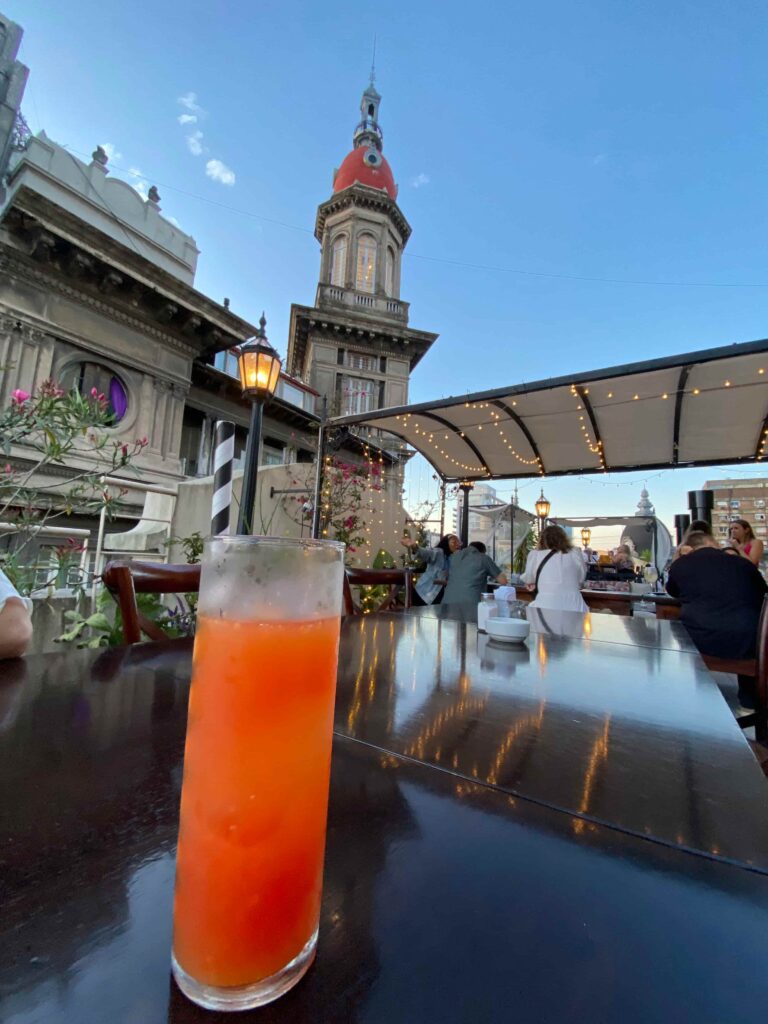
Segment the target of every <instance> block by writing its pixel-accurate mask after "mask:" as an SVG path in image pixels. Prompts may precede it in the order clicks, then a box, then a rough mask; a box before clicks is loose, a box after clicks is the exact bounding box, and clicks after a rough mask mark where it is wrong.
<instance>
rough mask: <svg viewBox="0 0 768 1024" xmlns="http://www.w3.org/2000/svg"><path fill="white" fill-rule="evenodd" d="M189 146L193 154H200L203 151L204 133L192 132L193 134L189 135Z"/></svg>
mask: <svg viewBox="0 0 768 1024" xmlns="http://www.w3.org/2000/svg"><path fill="white" fill-rule="evenodd" d="M187 146H188V147H189V152H190V153H191V154H192V156H200V154H201V153H202V152H203V133H202V132H192V134H191V135H188V136H187Z"/></svg>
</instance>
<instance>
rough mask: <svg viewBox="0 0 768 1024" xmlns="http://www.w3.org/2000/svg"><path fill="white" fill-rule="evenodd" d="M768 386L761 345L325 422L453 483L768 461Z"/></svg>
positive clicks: (766, 346)
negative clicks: (412, 454)
mask: <svg viewBox="0 0 768 1024" xmlns="http://www.w3.org/2000/svg"><path fill="white" fill-rule="evenodd" d="M601 385H604V387H601ZM766 385H768V339H762V340H759V341H749V342H742V343H739V344H733V345H725V346H721V347H719V348H712V349H703V350H699V351H696V352H690V353H686V354H683V355H676V356H665V357H663V358H661V359H651V360H645V361H642V362H635V363H624V364H621V365H617V366H612V367H608V368H606V369H602V370H590V371H586V372H583V373H576V374H570V375H567V376H561V377H551V378H547V379H544V380H538V381H533V382H531V383H521V384H516V385H511V386H509V387H503V388H494V389H492V390H489V391H481V392H474V393H472V394H467V395H463V396H455V397H451V398H444V399H439V400H437V401H434V402H422V403H419V404H415V405H407V406H399V407H395V408H389V409H377V410H373V411H371V412H368V413H362V414H356V415H351V416H339V417H335V418H333V419H332V420H330V421H329V423H330V424H331V425H333V426H337V425H338V426H342V425H346V426H353V425H355V424H358V425H367V426H370V427H374V428H376V429H379V430H382V431H385V432H386V433H389V434H393V435H395V436H397V437H399V438H401V439H402V440H403V441H405V442H407V443H408V444H410V445H411V446H412V447H414V448H415V449H416V450H417V451H419V452H420V453H421V454H422V455H424V457H425V458H426V459H427V460H428V461H429V462H430V463H431V465H432V466H433V467H434V468H435V470H436V471H437V473H438V474H439V476H440V478H441V479H442V480H443V481H444V482H450V483H453V482H459V481H462V480H467V481H474V480H489V479H525V478H529V477H533V476H542V477H543V476H551V477H554V476H573V475H582V474H591V473H602V472H612V473H618V472H632V471H643V470H658V469H673V468H675V467H683V466H713V465H723V464H739V463H753V462H759V461H761V460H762V459H763V458H764V457H765V454H766V452H765V447H766V441H767V440H768V434H767V433H766V432H767V431H768V387H766ZM614 390H615V391H616V392H617V394H616V395H614ZM619 391H620V392H621V394H618V392H619ZM737 394H738V398H737ZM694 399H695V400H694ZM660 400H663V403H664V404H663V406H661V405H660V404H659V402H660ZM478 414H481V415H480V418H479V420H478ZM473 417H474V419H475V420H477V422H472V420H473ZM484 427H485V428H486V429H485V432H483V428H484ZM470 434H471V436H469V435H470ZM580 434H581V435H582V436H581V437H580ZM436 437H437V438H438V440H435V438H436ZM443 445H444V446H445V447H443ZM510 453H511V454H510ZM470 460H472V461H470Z"/></svg>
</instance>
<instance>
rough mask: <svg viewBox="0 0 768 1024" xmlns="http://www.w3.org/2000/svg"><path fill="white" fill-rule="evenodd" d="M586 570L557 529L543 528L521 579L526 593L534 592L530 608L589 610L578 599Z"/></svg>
mask: <svg viewBox="0 0 768 1024" xmlns="http://www.w3.org/2000/svg"><path fill="white" fill-rule="evenodd" d="M586 572H587V567H586V565H585V564H584V559H583V557H582V554H581V551H579V549H578V548H575V547H574V546H573V545H572V544H571V542H570V540H569V539H568V536H567V534H566V532H565V530H563V529H562V527H560V526H545V527H544V529H543V530H542V531H541V536H540V537H539V543H538V547H537V548H536V550H535V551H531V553H530V554H529V555H528V561H527V562H526V563H525V573H524V575H523V579H524V581H525V583H526V585H527V587H528V590H534V591H536V596H535V598H534V600H533V601H532V602H531V607H532V608H559V609H561V610H562V611H571V612H586V611H589V609H588V608H587V606H586V604H585V603H584V598H583V597H582V596H581V585H582V583H583V582H584V576H585V575H586Z"/></svg>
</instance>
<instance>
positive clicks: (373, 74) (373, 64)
mask: <svg viewBox="0 0 768 1024" xmlns="http://www.w3.org/2000/svg"><path fill="white" fill-rule="evenodd" d="M375 81H376V33H375V32H374V34H373V58H372V60H371V79H370V81H369V83H368V84H369V85H371V86H372V85H373V83H374V82H375Z"/></svg>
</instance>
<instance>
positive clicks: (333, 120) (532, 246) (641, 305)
mask: <svg viewBox="0 0 768 1024" xmlns="http://www.w3.org/2000/svg"><path fill="white" fill-rule="evenodd" d="M0 6H2V10H3V11H4V13H6V14H7V15H9V16H10V17H11V18H13V19H14V20H16V21H18V22H19V23H20V24H21V25H22V26H23V27H24V29H25V38H24V44H23V50H22V59H23V60H24V62H25V63H26V64H27V65H28V66H29V67H30V72H31V73H30V81H29V86H28V89H27V94H26V98H25V101H24V107H23V109H24V112H25V115H26V117H27V119H28V121H29V123H30V126H31V127H32V129H33V130H34V131H37V130H39V129H40V128H45V130H46V132H48V134H49V135H50V136H51V137H52V138H54V139H55V140H56V141H57V142H59V143H62V144H65V145H68V146H69V147H70V148H71V149H72V150H73V152H75V153H77V154H78V155H83V154H84V155H86V156H87V155H89V154H90V153H91V151H92V150H93V148H94V146H95V145H96V144H97V143H110V144H111V145H112V146H113V147H114V151H115V152H116V153H119V154H121V156H120V157H119V158H113V160H112V166H113V170H114V172H115V173H118V172H119V173H122V174H127V172H128V171H129V169H130V168H138V169H140V170H141V171H142V172H143V174H144V176H145V181H146V182H149V183H150V184H157V186H158V188H159V191H160V193H161V196H162V208H163V212H164V213H165V214H166V215H168V216H172V217H173V218H175V219H176V220H177V221H178V223H179V224H180V226H181V227H182V228H183V229H184V230H186V231H188V232H189V233H190V234H192V235H193V236H194V237H195V239H196V240H197V243H198V246H199V248H200V249H201V257H200V262H199V269H198V276H197V282H196V283H197V286H198V287H199V288H200V289H201V290H202V291H203V292H206V293H207V294H210V295H211V296H212V297H213V298H216V299H219V300H221V299H222V298H223V297H224V296H227V297H229V298H230V299H231V302H232V308H233V310H234V311H236V312H237V313H239V314H240V315H242V316H245V317H246V318H248V319H250V320H251V321H252V322H255V321H256V320H257V319H258V317H259V315H260V314H261V311H262V309H265V310H266V314H267V318H268V333H269V335H270V339H271V340H272V342H273V344H275V345H276V347H277V348H278V349H279V350H281V351H282V352H284V351H285V348H286V344H287V330H288V317H289V310H290V304H291V302H301V303H311V302H312V301H313V299H314V293H315V287H316V284H317V275H318V268H319V250H318V245H317V243H316V241H315V239H314V238H313V235H312V228H313V224H314V217H315V211H316V207H317V205H318V203H320V202H322V201H323V200H325V199H326V198H328V196H329V194H330V190H331V176H332V172H333V169H334V167H337V166H338V165H339V164H340V162H341V160H342V159H343V158H344V156H345V154H346V153H347V152H348V150H349V149H350V147H351V133H352V129H353V127H354V125H355V122H356V114H357V108H358V102H359V97H360V93H361V91H362V89H363V88H364V86H365V84H366V82H367V76H368V69H369V66H370V60H371V46H372V40H373V36H374V34H376V36H377V39H378V42H377V62H376V63H377V87H378V88H379V91H380V92H381V94H382V96H383V100H382V106H381V123H382V126H383V129H384V137H385V153H386V155H387V158H388V159H389V161H390V164H391V165H392V168H393V171H394V174H395V178H396V180H397V182H398V183H399V186H400V195H399V203H400V206H401V208H402V209H403V212H404V213H405V215H406V217H407V218H408V220H409V221H410V223H411V225H412V227H413V235H412V237H411V240H410V242H409V245H408V248H407V250H406V256H405V259H404V264H403V271H402V297H403V298H404V299H405V300H407V301H409V302H410V303H411V324H412V326H414V327H417V328H421V329H424V330H431V331H436V332H439V334H440V338H439V340H438V342H437V343H436V344H435V346H434V348H433V350H432V352H431V353H430V354H429V355H428V356H427V357H426V358H425V359H424V360H423V362H422V363H421V365H420V366H419V367H418V368H417V370H416V372H415V373H414V375H413V378H412V384H411V399H412V400H413V401H422V400H428V399H431V398H435V397H442V396H446V395H450V394H459V393H463V392H465V391H474V390H482V389H484V388H488V387H494V386H498V385H500V384H505V383H516V382H518V381H521V380H526V379H527V380H531V379H539V378H542V377H546V376H550V375H559V374H563V373H568V372H569V371H577V370H586V369H590V368H598V367H601V366H609V365H612V364H614V363H623V362H626V361H628V360H631V359H634V358H638V359H640V358H643V359H645V358H653V357H655V356H662V355H667V354H673V353H676V352H685V351H689V350H692V349H698V348H706V347H709V346H716V345H722V344H727V343H730V342H736V341H746V340H750V339H755V338H761V337H765V336H766V334H768V252H767V251H766V241H765V224H766V220H767V215H768V193H767V192H766V187H765V181H766V172H767V171H768V145H767V142H768V138H767V129H768V125H767V122H766V114H765V109H766V94H767V93H768V61H766V60H765V54H766V53H767V52H768V18H766V14H765V7H764V5H763V4H762V3H760V2H749V0H739V2H736V3H733V4H723V3H722V2H719V0H717V2H715V0H696V2H692V0H691V2H686V0H676V2H675V3H673V4H670V3H669V2H668V0H667V2H664V0H645V2H641V3H636V4H629V3H616V0H585V2H581V3H577V4H574V3H573V2H572V0H541V2H539V3H537V4H528V3H526V4H523V3H520V2H517V0H507V2H486V3H479V4H476V5H474V7H470V8H468V7H467V5H466V4H464V3H462V4H459V3H455V2H453V0H445V2H441V3H439V4H438V3H432V2H429V3H425V2H423V3H413V2H411V3H401V2H399V0H391V2H390V3H389V4H388V5H386V7H382V5H380V4H369V3H366V2H364V0H360V2H358V3H354V4H351V3H339V2H334V0H326V2H323V3H311V2H291V0H274V2H255V0H253V2H249V3H245V2H243V3H219V4H216V5H212V4H210V3H205V4H203V3H197V2H184V3H181V2H178V0H161V2H160V3H157V2H154V3H151V4H150V3H143V2H134V3H132V4H130V5H124V4H118V3H116V2H114V0H102V2H99V3H96V2H95V0H78V3H77V4H61V3H57V2H54V0H49V2H41V0H24V2H23V3H22V2H17V0H0ZM190 94H193V98H191V97H190ZM180 97H187V101H186V105H184V103H180V102H179V98H180ZM196 108H199V109H196ZM183 115H187V116H188V117H196V118H197V120H196V121H194V122H192V121H188V122H187V123H186V124H183V125H182V124H180V123H179V121H178V119H179V117H181V116H183ZM195 132H199V133H201V135H197V136H196V135H194V134H193V133H195ZM190 137H191V139H192V141H190ZM462 264H469V265H471V266H467V265H462ZM478 268H485V269H478ZM585 278H592V279H593V280H584V279H585ZM617 281H618V282H627V283H617ZM629 282H656V283H629ZM751 472H756V471H749V470H746V471H745V470H740V471H739V473H733V472H732V471H724V472H721V473H719V472H718V471H714V470H704V471H692V470H679V471H676V472H674V473H671V472H669V473H665V474H664V475H662V476H659V475H657V474H648V475H642V474H638V475H634V474H633V475H632V476H627V475H615V476H613V477H611V478H610V479H609V480H605V479H604V478H599V479H598V478H583V479H582V480H576V481H574V480H568V481H564V480H553V481H546V482H545V489H546V491H547V495H548V497H550V499H551V500H552V504H553V514H555V513H556V512H559V513H561V514H565V513H571V514H574V515H578V514H599V513H606V514H619V513H622V512H629V511H631V510H632V509H633V508H634V506H635V504H636V501H637V497H638V494H639V490H640V487H641V486H642V481H643V480H647V481H648V488H649V490H650V492H651V497H652V498H653V499H654V500H655V501H656V505H657V508H658V510H659V512H660V513H661V514H662V515H663V516H664V518H666V519H669V518H671V516H672V515H673V513H674V512H675V511H680V510H682V509H683V508H684V505H685V491H687V490H688V489H691V488H694V487H696V486H700V485H701V484H702V483H703V482H704V480H705V479H706V478H713V477H717V476H718V475H720V476H724V475H741V476H744V475H748V474H749V473H751ZM430 477H431V470H429V469H428V468H421V469H418V468H414V471H413V473H412V474H411V492H412V497H414V498H415V496H416V492H417V491H418V492H419V494H422V492H425V491H426V488H427V486H428V482H429V480H430ZM499 490H500V492H501V493H502V494H504V495H506V494H508V493H509V487H508V486H507V485H501V486H500V488H499ZM534 490H536V493H538V482H535V483H534V484H533V485H531V486H529V487H526V488H524V489H523V490H521V500H522V499H525V501H526V503H529V502H528V500H527V496H528V495H533V491H534Z"/></svg>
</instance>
